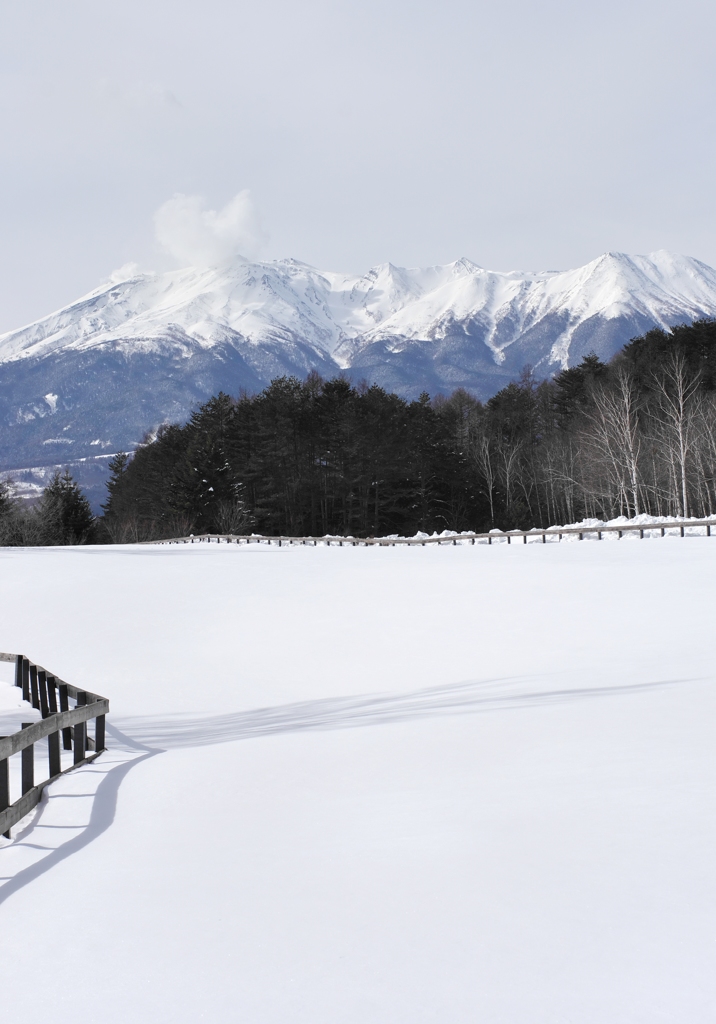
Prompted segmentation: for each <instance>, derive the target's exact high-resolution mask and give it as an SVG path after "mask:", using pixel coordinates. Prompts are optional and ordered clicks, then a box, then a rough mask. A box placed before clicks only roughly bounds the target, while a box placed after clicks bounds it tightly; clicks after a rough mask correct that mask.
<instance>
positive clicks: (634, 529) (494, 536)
mask: <svg viewBox="0 0 716 1024" xmlns="http://www.w3.org/2000/svg"><path fill="white" fill-rule="evenodd" d="M712 528H714V529H716V520H713V519H698V520H690V521H686V522H663V523H647V524H644V525H633V524H631V523H624V524H623V525H622V526H591V527H590V526H550V527H549V528H548V529H546V530H508V531H507V532H505V533H502V532H499V533H458V534H454V535H448V536H437V537H267V536H261V535H259V534H251V535H249V536H246V535H242V536H238V535H236V534H232V533H202V534H198V535H197V536H193V535H192V536H190V537H171V538H169V539H167V540H147V541H141V542H140V543H142V544H207V543H209V544H212V543H216V544H277V545H278V546H279V547H281V545H284V544H285V545H291V544H309V545H318V544H325V545H328V546H329V547H330V546H331V545H336V546H340V547H344V546H346V547H365V546H369V545H377V546H378V547H395V546H396V545H413V546H422V547H425V545H426V544H454V545H455V544H475V543H476V542H479V543H487V544H500V543H504V542H505V541H507V543H508V544H511V543H512V541H513V540H514V541H521V542H522V543H523V544H527V543H528V541H532V542H533V543H534V542H535V541H537V542H540V541H541V543H542V544H546V543H547V541H548V540H550V541H552V540H557V541H561V540H562V538H563V537H568V536H572V535H575V536H577V537H578V538H579V540H584V538H585V537H596V538H597V540H601V539H602V537H603V536H604V534H607V533H616V534H617V535H618V537H619V539H621V538H622V537H623V536H624V534H626V533H638V534H639V537H640V538H642V539H643V538H644V537H645V536H649V535H650V534H656V535H657V536H661V537H663V536H665V535H666V533H669V534H673V535H674V536H681V537H685V536H686V535H687V534H686V531H687V530H688V531H692V530H697V529H698V530H703V531H704V535H705V536H707V537H710V536H711V529H712ZM691 535H692V534H691Z"/></svg>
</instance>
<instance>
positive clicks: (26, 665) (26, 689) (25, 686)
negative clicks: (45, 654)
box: [22, 658, 30, 704]
mask: <svg viewBox="0 0 716 1024" xmlns="http://www.w3.org/2000/svg"><path fill="white" fill-rule="evenodd" d="M22 699H23V700H26V701H27V703H28V704H29V703H30V662H29V661H28V660H27V658H23V659H22Z"/></svg>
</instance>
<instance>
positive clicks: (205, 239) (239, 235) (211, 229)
mask: <svg viewBox="0 0 716 1024" xmlns="http://www.w3.org/2000/svg"><path fill="white" fill-rule="evenodd" d="M154 230H155V233H156V237H157V241H158V242H159V244H160V245H161V246H162V248H163V249H165V250H166V251H167V252H168V253H170V254H171V255H172V256H173V257H174V259H176V260H178V261H179V263H181V264H183V265H184V266H194V267H197V266H198V267H211V266H215V265H216V264H217V263H224V262H225V261H227V260H230V259H232V258H235V257H237V256H243V257H246V258H248V259H251V258H255V257H256V256H258V254H259V252H260V250H261V247H262V245H263V243H264V242H265V235H264V232H263V231H262V229H261V225H260V223H259V220H258V217H257V215H256V212H255V210H254V206H253V203H252V202H251V196H250V194H249V190H248V189H244V190H243V191H242V192H239V193H238V195H235V196H234V198H233V199H231V200H230V201H229V202H228V203H227V204H226V206H225V207H224V208H223V209H221V210H207V209H206V200H205V199H204V198H203V197H202V196H185V195H182V194H181V193H177V194H176V195H175V196H173V197H172V198H171V199H169V200H168V201H167V202H166V203H164V204H163V205H162V206H160V207H159V209H158V210H157V212H156V213H155V214H154Z"/></svg>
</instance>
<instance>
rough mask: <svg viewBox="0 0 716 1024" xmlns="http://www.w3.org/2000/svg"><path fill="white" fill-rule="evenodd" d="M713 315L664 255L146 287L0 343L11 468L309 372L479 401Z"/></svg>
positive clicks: (2, 436)
mask: <svg viewBox="0 0 716 1024" xmlns="http://www.w3.org/2000/svg"><path fill="white" fill-rule="evenodd" d="M714 315H716V271H714V270H713V269H712V268H711V267H708V266H706V265H705V264H704V263H701V262H699V261H698V260H695V259H691V258H689V257H686V256H679V255H675V254H673V253H668V252H664V251H661V252H656V253H651V254H650V255H648V256H627V255H624V254H622V253H607V254H605V255H603V256H600V257H599V259H596V260H594V261H593V262H592V263H589V264H587V265H586V266H584V267H580V268H579V269H578V270H568V271H545V272H534V273H525V272H518V271H510V272H506V273H499V272H495V271H489V270H484V269H483V268H481V267H479V266H477V265H476V264H474V263H472V262H470V260H467V259H460V260H458V261H457V262H455V263H451V264H449V265H448V266H438V267H428V268H426V269H404V268H400V267H394V266H392V265H391V264H383V265H382V266H379V267H376V268H374V269H373V270H370V271H369V272H368V273H367V274H365V275H364V276H363V277H351V276H349V275H345V274H339V273H332V272H324V271H319V270H316V269H314V268H313V267H310V266H308V265H306V264H305V263H300V262H298V261H296V260H278V261H275V262H271V263H250V262H247V261H244V260H240V259H239V260H235V261H232V262H231V263H229V264H226V265H222V266H219V267H214V268H211V269H208V270H201V269H191V268H190V269H185V270H178V271H172V272H169V273H165V274H137V275H135V276H131V277H129V278H127V279H125V280H112V281H111V282H110V283H109V284H105V285H102V286H101V287H100V288H97V289H95V291H93V292H91V293H90V294H89V295H87V296H85V297H84V298H82V299H79V300H78V301H77V302H74V303H72V304H71V305H69V306H66V307H65V308H64V309H61V310H60V311H59V312H57V313H53V314H52V315H51V316H48V317H45V318H44V319H42V320H38V321H37V322H36V323H34V324H30V325H29V326H28V327H24V328H22V329H20V330H16V331H11V332H9V333H7V334H4V335H2V336H0V420H1V421H0V466H5V467H8V466H12V465H28V464H35V465H37V464H39V463H40V462H42V461H43V460H44V461H45V462H47V463H50V462H57V461H58V460H61V459H63V458H67V459H70V458H72V459H76V458H78V457H83V456H88V455H92V454H99V453H100V452H101V451H102V450H103V449H105V450H114V449H117V448H120V447H125V448H126V447H129V446H131V445H133V444H134V443H136V441H137V440H139V439H140V438H141V436H142V435H143V434H144V432H145V431H146V430H149V429H152V428H154V427H156V426H157V425H158V424H159V423H161V422H163V421H166V420H181V419H183V418H185V417H186V415H187V413H188V411H189V410H190V408H191V407H192V405H195V404H196V403H198V402H200V401H202V400H204V399H206V398H207V397H209V395H211V394H213V393H215V392H216V391H218V390H219V389H223V390H225V391H229V392H232V393H236V392H238V391H239V390H240V389H242V388H245V389H248V390H257V389H260V388H262V387H263V386H264V385H265V384H267V383H268V382H269V381H270V380H271V379H272V378H273V377H276V376H278V375H281V374H296V375H298V376H301V377H302V376H305V374H306V373H308V371H309V370H311V369H316V370H318V371H319V372H320V373H322V374H324V375H334V374H336V373H338V372H341V371H343V372H345V373H347V374H348V375H349V376H350V377H351V378H353V379H354V380H360V379H362V378H365V379H367V380H368V381H370V382H373V381H376V382H378V383H379V384H382V385H383V386H385V387H386V388H389V389H391V390H396V391H398V392H400V393H402V394H404V395H406V396H409V397H413V396H416V395H417V394H419V393H420V392H421V391H423V390H428V391H430V392H432V393H435V392H437V391H442V392H444V393H448V392H450V391H452V390H453V389H454V388H456V387H459V386H462V387H466V388H468V389H470V390H471V391H473V392H474V393H475V394H477V395H478V396H479V397H482V398H486V397H488V396H489V395H491V394H493V393H494V392H495V391H497V390H498V389H499V388H500V387H502V386H503V385H504V384H505V383H506V382H507V381H508V380H510V379H512V378H514V377H515V375H516V374H517V373H518V372H519V371H520V370H521V369H522V367H523V366H524V365H525V364H526V363H530V364H532V365H533V366H535V368H536V369H537V371H538V372H539V373H543V374H544V375H547V374H549V373H552V372H554V371H555V370H558V369H560V368H562V367H565V366H567V365H570V364H573V363H574V362H575V361H579V360H580V359H581V358H582V356H583V355H585V354H586V353H587V352H589V351H595V352H597V353H598V354H599V355H601V356H602V357H609V356H611V355H612V354H613V353H614V352H616V351H617V350H618V349H619V348H620V347H621V346H622V345H623V344H624V343H625V342H627V341H628V340H629V339H630V338H631V337H634V336H635V335H637V334H641V333H643V331H645V330H647V329H649V328H650V327H652V326H654V325H660V326H670V325H673V324H675V323H680V322H685V321H690V320H692V319H695V318H697V317H703V316H714Z"/></svg>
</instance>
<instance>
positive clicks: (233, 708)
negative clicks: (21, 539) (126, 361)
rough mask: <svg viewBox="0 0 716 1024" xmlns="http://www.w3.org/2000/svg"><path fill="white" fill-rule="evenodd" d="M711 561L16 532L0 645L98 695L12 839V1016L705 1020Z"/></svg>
mask: <svg viewBox="0 0 716 1024" xmlns="http://www.w3.org/2000/svg"><path fill="white" fill-rule="evenodd" d="M715 569H716V539H707V538H697V537H694V538H685V539H683V540H682V539H681V538H679V541H678V543H673V542H672V543H668V544H651V543H647V542H644V543H641V544H630V545H617V544H614V545H603V544H590V545H585V544H582V545H549V546H539V547H533V546H529V545H528V546H526V547H525V546H522V545H520V546H514V547H513V546H511V547H508V546H507V545H499V546H494V547H478V546H475V547H469V546H458V547H452V546H450V547H426V548H400V547H396V548H335V547H332V548H327V547H318V548H302V547H298V548H280V549H279V548H277V547H267V546H255V547H249V548H246V547H238V546H233V545H226V546H224V545H217V546H209V545H206V546H201V545H195V546H192V547H156V548H154V547H143V548H132V547H127V548H116V547H107V548H94V549H92V548H74V549H69V548H67V549H57V548H54V549H44V550H43V549H28V550H24V551H23V550H18V549H4V550H2V551H0V602H1V604H0V607H1V608H2V617H1V618H0V648H1V649H4V650H20V651H23V652H24V653H27V654H28V655H29V656H30V657H32V658H34V659H36V660H38V661H39V662H41V663H42V664H45V665H47V666H48V667H50V668H51V669H52V670H53V671H56V672H58V673H59V674H60V675H62V676H63V678H66V679H68V680H70V681H72V682H73V683H75V684H76V685H85V686H87V687H88V688H89V689H93V688H94V689H96V690H99V692H101V693H103V694H106V695H107V696H108V697H109V698H110V702H111V708H112V714H111V716H110V718H109V720H108V724H109V726H110V743H111V749H110V751H109V752H108V753H107V754H106V755H103V757H102V758H100V759H99V760H98V761H97V762H95V763H94V764H93V765H90V766H88V768H86V769H81V770H79V771H78V772H76V773H72V774H71V775H69V776H67V777H66V778H65V779H63V780H62V781H61V782H59V783H56V784H54V785H53V786H52V787H50V790H49V794H48V797H47V798H46V800H45V801H44V802H43V804H42V805H41V807H40V808H39V809H38V811H37V812H36V814H35V815H34V816H31V820H29V821H28V822H27V825H26V826H25V828H24V830H21V831H20V832H19V833H18V834H17V836H16V837H15V838H14V839H13V841H12V842H11V843H10V844H7V843H4V844H3V845H2V847H0V876H2V877H1V878H0V901H3V902H2V922H3V924H2V928H1V929H0V944H2V945H1V947H0V948H1V950H2V955H1V956H0V964H2V968H0V971H1V972H2V974H1V975H0V976H2V977H3V982H4V984H3V991H4V995H5V1005H6V1013H7V1015H8V1017H7V1019H8V1020H10V1019H12V1020H13V1021H18V1022H21V1024H25V1022H27V1024H30V1022H32V1024H34V1022H35V1021H38V1022H39V1021H41V1020H42V1021H43V1022H44V1021H45V1020H46V1019H47V1017H48V1015H49V1014H51V1015H52V1019H53V1020H55V1021H57V1022H59V1024H64V1022H65V1021H67V1022H69V1021H70V1020H74V1019H75V1017H76V1013H77V1005H78V1000H79V1002H81V1004H82V1005H84V1006H85V1007H88V1008H91V1009H92V1012H96V1013H97V1015H98V1016H101V1017H102V1018H103V1019H105V1020H106V1021H108V1022H110V1024H115V1022H117V1024H119V1022H122V1024H125V1022H127V1021H130V1020H131V1021H133V1022H140V1024H143V1022H144V1021H147V1022H149V1021H152V1022H160V1024H164V1022H166V1024H169V1022H172V1024H174V1022H181V1024H183V1022H187V1024H188V1022H190V1021H191V1022H195V1021H199V1020H210V1021H213V1022H222V1024H223V1022H233V1021H237V1020H242V1021H243V1020H246V1021H251V1022H257V1024H269V1022H270V1024H279V1022H280V1024H285V1022H289V1021H290V1022H301V1024H304V1022H305V1024H309V1022H310V1024H334V1022H350V1024H359V1022H360V1024H363V1022H368V1021H370V1022H371V1024H373V1022H379V1024H396V1022H398V1024H416V1022H417V1024H421V1022H427V1021H431V1022H432V1021H437V1020H440V1021H450V1022H466V1024H467V1022H468V1021H469V1022H471V1024H472V1022H474V1021H476V1020H479V1021H481V1022H483V1021H485V1022H490V1024H491V1022H499V1024H503V1022H504V1024H507V1022H510V1024H512V1022H515V1024H518V1022H519V1024H522V1022H524V1021H529V1022H530V1024H553V1022H555V1021H561V1020H565V1021H567V1020H569V1021H575V1022H579V1024H603V1022H604V1021H609V1022H610V1024H621V1022H624V1024H626V1022H629V1024H632V1022H639V1024H641V1022H644V1024H646V1022H649V1024H652V1022H655V1021H659V1022H661V1021H679V1022H682V1021H684V1020H688V1021H689V1022H702V1021H703V1022H706V1021H709V1022H710V1021H711V1020H712V1019H713V1011H714V1004H715V1003H716V982H714V979H713V969H712V965H713V947H714V940H715V939H716V924H715V921H716V917H715V916H714V910H715V909H716V883H715V882H714V876H713V868H712V860H713V856H712V850H713V845H714V840H716V825H714V821H715V820H716V818H715V815H714V811H716V807H715V806H714V805H715V804H716V799H715V798H714V793H716V787H715V785H714V784H715V783H716V749H715V745H714V743H713V720H714V712H715V711H716V690H715V689H714V683H715V682H716V668H715V667H714V653H713V641H712V636H713V598H714V588H715V583H714V580H715V579H716V576H715V573H714V570H715ZM10 668H11V666H10ZM27 936H32V937H33V945H32V951H31V954H27V953H25V952H22V951H23V950H24V949H25V948H26V947H25V946H23V943H25V942H26V940H27Z"/></svg>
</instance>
